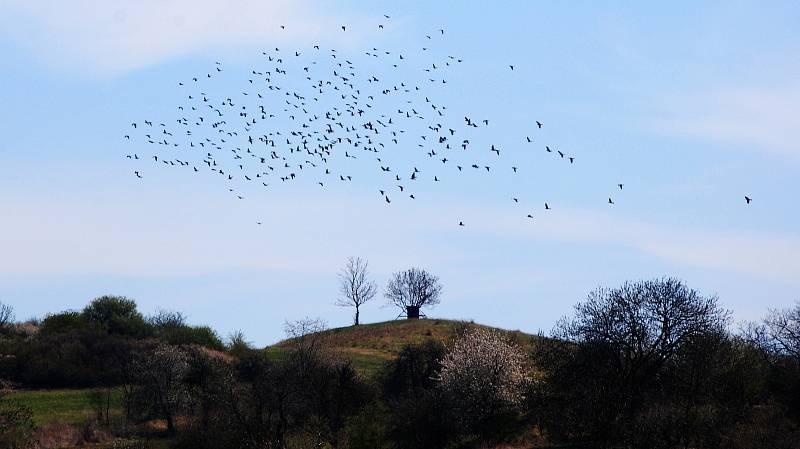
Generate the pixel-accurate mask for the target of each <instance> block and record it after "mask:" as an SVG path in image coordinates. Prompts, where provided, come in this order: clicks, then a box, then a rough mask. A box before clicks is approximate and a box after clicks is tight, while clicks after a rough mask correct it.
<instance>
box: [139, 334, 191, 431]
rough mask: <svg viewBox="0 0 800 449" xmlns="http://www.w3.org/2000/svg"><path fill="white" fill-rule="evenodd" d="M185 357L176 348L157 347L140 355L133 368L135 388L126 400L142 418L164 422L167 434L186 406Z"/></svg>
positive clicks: (186, 357)
mask: <svg viewBox="0 0 800 449" xmlns="http://www.w3.org/2000/svg"><path fill="white" fill-rule="evenodd" d="M189 360H190V358H189V353H188V352H187V351H186V350H185V349H183V348H181V347H179V346H171V345H166V344H159V345H158V346H156V347H155V348H153V350H152V351H149V352H148V353H146V354H144V356H143V357H141V359H139V360H138V361H137V363H136V364H135V366H134V377H135V378H136V379H137V385H136V388H135V389H134V390H133V391H132V393H131V394H130V395H129V397H128V401H133V404H131V405H133V406H134V408H139V409H140V410H139V411H140V412H141V413H142V414H143V415H145V416H152V417H160V418H163V419H165V420H166V421H167V431H168V432H170V433H172V432H174V431H175V417H176V416H177V415H178V413H180V411H181V410H182V409H183V408H184V407H185V406H186V401H187V399H188V394H187V391H186V386H185V384H184V379H185V377H186V375H187V374H188V372H189Z"/></svg>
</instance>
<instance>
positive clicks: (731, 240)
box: [472, 208, 800, 285]
mask: <svg viewBox="0 0 800 449" xmlns="http://www.w3.org/2000/svg"><path fill="white" fill-rule="evenodd" d="M494 216H495V217H497V216H500V214H497V215H494ZM472 224H473V226H477V227H479V228H480V229H481V230H482V231H484V232H493V233H496V232H503V233H504V234H506V235H509V234H512V235H516V236H520V237H523V236H524V237H527V238H529V239H534V240H554V241H561V242H572V243H582V244H588V245H603V246H611V247H627V248H632V249H635V250H638V251H641V252H642V253H645V254H649V255H651V256H655V257H657V258H659V259H662V260H665V261H667V262H670V263H672V264H675V265H677V266H686V267H693V268H705V269H715V270H722V271H727V272H732V273H736V274H741V275H747V276H751V277H756V278H759V279H769V280H773V281H780V282H786V283H789V284H793V285H796V284H797V283H798V282H800V279H798V277H797V273H800V259H798V258H797V256H796V255H797V254H800V236H796V235H780V234H776V233H769V234H764V233H756V232H744V231H722V230H716V229H703V228H679V227H674V226H668V225H661V224H657V223H649V222H644V221H639V220H635V219H630V218H623V217H619V216H616V215H614V214H612V213H599V212H593V211H586V210H579V209H563V208H562V209H559V210H558V211H552V213H550V214H547V215H544V214H540V215H539V218H538V219H537V221H536V223H535V224H528V225H527V226H526V225H525V224H524V223H520V220H519V219H518V217H510V216H509V217H506V218H505V219H502V220H487V221H483V222H478V223H472Z"/></svg>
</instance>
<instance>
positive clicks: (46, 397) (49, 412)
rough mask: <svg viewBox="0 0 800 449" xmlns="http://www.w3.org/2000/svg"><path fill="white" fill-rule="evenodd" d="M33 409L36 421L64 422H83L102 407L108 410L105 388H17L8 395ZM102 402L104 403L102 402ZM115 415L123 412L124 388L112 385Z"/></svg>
mask: <svg viewBox="0 0 800 449" xmlns="http://www.w3.org/2000/svg"><path fill="white" fill-rule="evenodd" d="M8 398H9V399H10V400H13V401H16V402H18V403H20V404H22V405H24V406H26V407H28V408H30V409H31V411H32V412H33V420H34V423H35V424H36V425H43V424H49V423H52V422H56V421H58V422H62V423H65V424H75V425H78V424H82V423H84V422H86V421H87V420H91V419H92V418H95V417H96V416H97V413H98V409H99V408H101V407H102V408H103V410H105V404H106V392H105V390H93V389H87V390H31V391H15V392H12V393H11V394H9V395H8ZM101 404H102V405H101ZM109 414H110V415H111V417H115V416H122V390H121V389H118V388H116V389H112V390H111V396H110V413H109Z"/></svg>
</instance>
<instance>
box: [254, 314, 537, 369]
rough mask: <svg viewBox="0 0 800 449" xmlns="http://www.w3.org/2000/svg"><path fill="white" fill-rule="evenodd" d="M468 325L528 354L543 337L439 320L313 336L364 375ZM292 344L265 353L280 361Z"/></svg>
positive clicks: (399, 322) (348, 328)
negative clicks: (495, 334)
mask: <svg viewBox="0 0 800 449" xmlns="http://www.w3.org/2000/svg"><path fill="white" fill-rule="evenodd" d="M465 326H474V327H479V328H484V329H492V330H494V331H497V332H499V333H501V334H504V335H506V336H508V338H510V339H511V340H512V341H514V342H516V343H517V344H518V345H520V346H521V347H522V348H523V350H525V351H526V352H528V351H529V350H530V349H531V347H532V345H533V344H534V343H535V342H536V341H537V340H538V339H540V338H541V337H539V336H536V335H532V334H527V333H524V332H521V331H519V330H506V329H500V328H496V327H491V326H486V325H482V324H476V323H474V322H470V321H457V320H446V319H439V318H428V319H420V320H392V321H384V322H380V323H371V324H359V325H358V326H346V327H339V328H334V329H328V330H325V331H322V332H318V333H316V334H313V335H314V336H315V337H318V338H321V339H323V340H324V341H325V344H326V346H328V347H330V348H332V349H333V350H335V351H337V352H339V353H340V354H342V355H343V356H344V357H346V358H349V359H351V360H352V361H353V362H354V363H355V365H356V367H357V368H359V369H360V370H362V372H363V373H364V374H373V373H375V372H376V371H377V370H378V369H379V368H380V367H382V366H383V365H384V364H385V363H386V362H387V361H389V360H392V359H393V358H394V357H396V356H397V354H398V353H399V352H400V351H401V350H402V349H403V348H404V347H405V346H407V345H409V344H419V343H422V342H424V341H425V340H428V339H434V340H439V341H441V342H444V343H447V342H449V341H450V340H451V339H452V338H453V337H455V336H456V335H457V334H458V332H459V330H460V329H463V328H464V327H465ZM291 344H292V339H287V340H283V341H280V342H278V343H276V344H274V345H272V346H269V347H267V348H266V349H265V351H267V353H269V354H270V355H272V356H273V357H276V358H278V357H280V355H281V354H282V353H283V351H285V350H286V349H287V348H288V347H290V346H291Z"/></svg>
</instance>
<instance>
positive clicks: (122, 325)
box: [81, 296, 150, 337]
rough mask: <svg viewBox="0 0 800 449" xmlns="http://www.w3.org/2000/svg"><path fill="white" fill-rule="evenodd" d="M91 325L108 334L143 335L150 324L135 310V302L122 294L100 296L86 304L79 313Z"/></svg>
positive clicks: (148, 329) (147, 330)
mask: <svg viewBox="0 0 800 449" xmlns="http://www.w3.org/2000/svg"><path fill="white" fill-rule="evenodd" d="M81 315H82V316H83V318H84V319H85V320H86V321H87V322H89V323H90V324H91V325H93V326H96V327H98V328H100V329H102V330H104V331H106V332H108V333H109V334H119V335H128V336H131V337H145V336H147V335H149V334H150V326H148V324H147V322H146V321H145V320H144V317H143V316H142V314H141V313H139V311H138V310H136V302H135V301H133V300H132V299H128V298H125V297H124V296H101V297H99V298H97V299H95V300H93V301H92V302H91V303H89V305H88V306H86V307H85V308H84V309H83V312H82V313H81Z"/></svg>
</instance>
